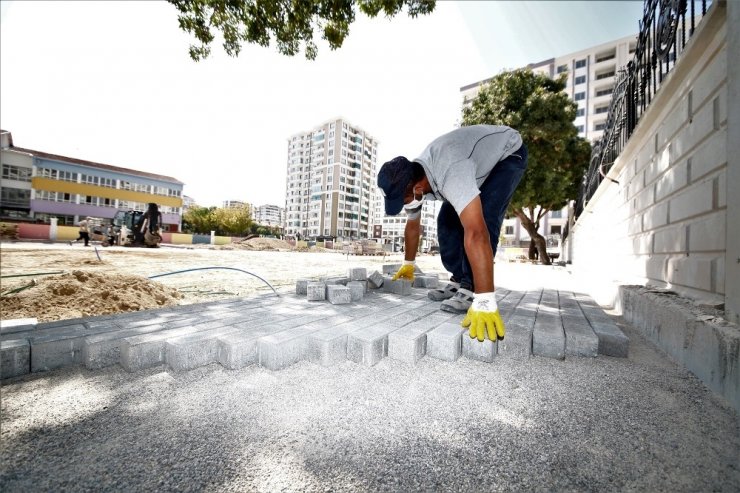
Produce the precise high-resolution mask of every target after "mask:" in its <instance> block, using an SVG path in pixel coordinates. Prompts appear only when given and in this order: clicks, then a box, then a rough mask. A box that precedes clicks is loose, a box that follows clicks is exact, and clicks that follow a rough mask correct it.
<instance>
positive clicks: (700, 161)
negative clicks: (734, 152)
mask: <svg viewBox="0 0 740 493" xmlns="http://www.w3.org/2000/svg"><path fill="white" fill-rule="evenodd" d="M690 159H691V180H692V181H698V180H700V179H701V178H702V177H704V175H706V174H707V173H710V172H711V171H713V170H715V169H717V168H719V167H720V166H725V165H727V131H726V130H725V129H722V130H720V131H718V132H715V133H714V134H712V136H711V137H709V139H708V140H707V141H706V142H704V143H703V144H702V145H701V147H699V148H698V149H696V150H695V151H694V153H693V154H692V155H691V158H690Z"/></svg>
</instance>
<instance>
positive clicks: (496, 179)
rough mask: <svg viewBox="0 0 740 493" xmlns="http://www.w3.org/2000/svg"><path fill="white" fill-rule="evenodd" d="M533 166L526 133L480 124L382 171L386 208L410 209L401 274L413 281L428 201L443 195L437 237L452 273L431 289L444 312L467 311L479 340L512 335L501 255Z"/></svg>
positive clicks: (468, 324) (465, 324) (397, 160)
mask: <svg viewBox="0 0 740 493" xmlns="http://www.w3.org/2000/svg"><path fill="white" fill-rule="evenodd" d="M526 168H527V148H526V146H525V145H524V144H523V142H522V138H521V136H520V134H519V132H517V131H516V130H514V129H512V128H509V127H506V126H496V125H473V126H469V127H461V128H458V129H456V130H453V131H452V132H449V133H447V134H445V135H442V136H441V137H438V138H437V139H435V140H434V141H433V142H432V143H431V144H429V145H428V146H427V148H426V149H425V150H424V152H422V153H421V155H420V156H419V157H418V158H416V159H415V160H414V161H409V160H408V159H406V158H405V157H403V156H399V157H396V158H394V159H392V160H390V161H388V162H387V163H385V164H383V166H382V167H381V168H380V172H379V173H378V186H379V187H380V192H381V194H382V195H383V197H384V198H385V213H386V214H387V215H390V216H395V215H396V214H398V213H400V212H401V210H405V212H406V215H407V220H406V229H405V232H404V239H405V249H404V253H405V257H404V258H405V260H404V264H403V265H402V266H401V268H400V269H399V270H398V272H397V273H396V274H395V276H393V279H394V280H396V279H399V278H400V279H408V280H412V281H413V279H414V265H415V259H416V251H417V249H418V246H419V236H420V232H421V208H422V205H423V201H424V200H425V199H428V200H441V201H443V202H444V203H443V204H442V207H441V209H440V211H439V215H438V216H437V236H438V240H439V249H440V256H441V259H442V264H443V265H444V267H445V269H447V271H449V272H450V273H451V274H452V278H451V279H450V281H451V282H450V283H449V284H448V285H447V286H445V287H444V288H443V289H436V290H431V291H429V293H428V295H429V298H431V299H432V300H435V301H441V302H442V303H441V305H440V309H442V310H444V311H448V312H453V313H465V314H466V316H465V318H464V319H463V321H462V325H463V327H470V337H471V338H472V337H475V338H477V339H478V340H479V341H483V340H484V338H485V336H486V335H488V338H489V339H490V340H492V341H495V340H496V339H498V338H503V337H504V334H505V327H504V323H503V320H502V319H501V314H500V313H499V310H498V306H497V303H496V296H495V292H494V279H493V258H494V256H495V254H496V247H497V245H498V238H499V233H500V230H501V224H502V223H503V220H504V215H505V213H506V209H507V207H508V206H509V202H510V201H511V198H512V196H513V195H514V191H515V190H516V187H517V185H518V184H519V181H520V180H521V178H522V176H523V175H524V171H525V170H526Z"/></svg>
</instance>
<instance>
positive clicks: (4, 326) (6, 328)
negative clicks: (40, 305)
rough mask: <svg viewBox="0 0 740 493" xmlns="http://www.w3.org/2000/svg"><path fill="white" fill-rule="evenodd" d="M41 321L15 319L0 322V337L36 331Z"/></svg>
mask: <svg viewBox="0 0 740 493" xmlns="http://www.w3.org/2000/svg"><path fill="white" fill-rule="evenodd" d="M38 323H39V321H38V320H37V319H36V318H14V319H8V320H0V335H6V334H15V333H17V332H26V331H29V330H34V329H35V328H36V325H37V324H38Z"/></svg>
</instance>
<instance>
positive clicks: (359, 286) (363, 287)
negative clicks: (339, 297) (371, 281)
mask: <svg viewBox="0 0 740 493" xmlns="http://www.w3.org/2000/svg"><path fill="white" fill-rule="evenodd" d="M347 287H348V288H349V294H350V299H351V301H360V300H361V299H362V298H363V297H364V296H365V292H367V281H364V282H360V281H350V282H348V283H347Z"/></svg>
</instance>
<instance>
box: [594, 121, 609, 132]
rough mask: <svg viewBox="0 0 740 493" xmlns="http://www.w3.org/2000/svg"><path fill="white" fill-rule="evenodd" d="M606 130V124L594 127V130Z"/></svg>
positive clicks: (602, 123)
mask: <svg viewBox="0 0 740 493" xmlns="http://www.w3.org/2000/svg"><path fill="white" fill-rule="evenodd" d="M605 128H606V122H601V123H597V124H595V125H594V130H596V131H599V130H604V129H605Z"/></svg>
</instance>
